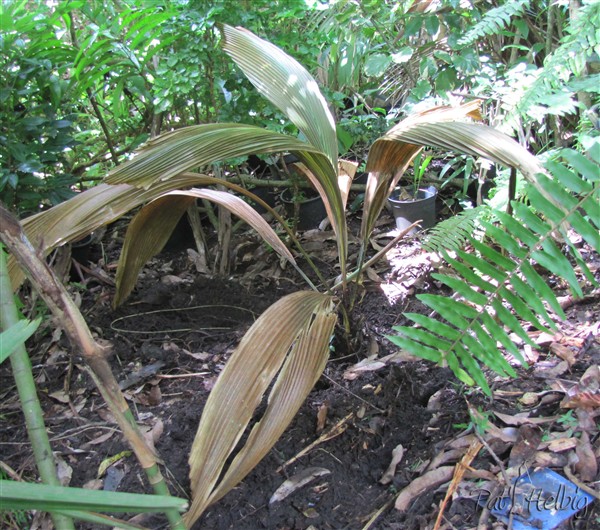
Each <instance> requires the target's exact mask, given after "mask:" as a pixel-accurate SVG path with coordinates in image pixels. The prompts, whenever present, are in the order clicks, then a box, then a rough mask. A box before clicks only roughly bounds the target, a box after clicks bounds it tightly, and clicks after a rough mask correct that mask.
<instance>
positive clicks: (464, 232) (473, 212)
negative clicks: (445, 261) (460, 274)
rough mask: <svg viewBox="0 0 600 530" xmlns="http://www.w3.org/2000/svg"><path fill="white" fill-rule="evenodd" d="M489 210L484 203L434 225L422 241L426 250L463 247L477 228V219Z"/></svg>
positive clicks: (437, 250) (438, 250) (433, 250)
mask: <svg viewBox="0 0 600 530" xmlns="http://www.w3.org/2000/svg"><path fill="white" fill-rule="evenodd" d="M486 212H489V208H488V207H487V206H485V205H481V206H477V207H476V208H471V209H470V210H464V211H462V212H460V213H458V214H456V215H453V216H452V217H449V218H448V219H445V220H444V221H442V222H440V223H438V224H437V225H435V226H434V227H433V228H432V229H431V230H430V231H429V233H428V234H427V237H426V238H425V240H424V241H423V248H424V249H425V250H426V251H427V252H441V251H442V250H458V249H459V248H463V247H464V246H465V244H466V242H467V239H468V237H469V236H470V235H472V234H473V232H474V231H475V230H476V228H477V224H478V220H479V219H480V218H482V217H484V216H485V214H486Z"/></svg>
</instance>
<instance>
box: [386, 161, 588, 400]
mask: <svg viewBox="0 0 600 530" xmlns="http://www.w3.org/2000/svg"><path fill="white" fill-rule="evenodd" d="M562 156H563V157H564V158H565V159H566V160H567V161H568V162H569V164H570V165H571V167H570V168H569V167H567V166H565V165H562V164H560V163H558V162H555V161H552V162H549V163H548V164H547V167H548V169H549V170H550V171H551V172H552V175H553V176H552V177H550V176H547V175H543V174H539V175H538V176H537V179H538V185H533V184H531V183H530V184H528V185H527V186H526V188H525V190H524V193H525V195H526V196H527V199H528V203H527V204H526V203H523V202H519V201H514V202H513V208H514V216H509V215H507V214H505V213H502V212H498V211H496V212H494V214H495V216H496V217H497V221H496V222H494V223H492V222H489V221H481V222H480V225H481V229H482V230H483V232H484V237H483V238H477V237H474V236H473V235H468V234H466V233H463V240H464V241H465V243H467V244H468V245H470V246H472V248H473V249H474V252H472V251H466V250H460V249H459V250H455V256H451V255H450V254H449V253H448V252H446V251H444V250H442V252H441V253H442V255H443V256H444V257H445V259H446V261H447V263H448V264H449V265H450V266H451V268H452V271H453V274H452V275H449V274H434V275H433V276H434V277H435V278H436V279H437V280H438V281H440V282H441V283H443V284H445V285H447V286H448V287H449V288H450V289H451V290H452V292H453V293H454V296H452V297H450V296H443V295H434V294H423V295H419V296H418V298H419V299H420V300H421V301H422V302H423V303H424V304H425V305H427V306H428V307H430V308H431V309H433V310H434V311H435V312H436V313H437V316H436V317H435V318H433V317H428V316H424V315H420V314H415V313H407V314H406V315H405V316H406V317H407V318H408V319H409V320H411V321H412V322H414V323H415V324H416V326H410V327H409V326H398V327H396V328H394V329H395V330H396V331H397V332H398V333H399V334H398V335H395V336H391V337H390V340H391V341H392V342H394V343H395V344H397V345H398V346H400V347H402V348H404V349H406V350H408V351H410V352H411V353H413V354H414V355H417V356H419V357H422V358H425V359H428V360H430V361H433V362H436V363H439V364H443V365H446V366H448V367H450V368H451V369H452V371H453V372H454V373H455V374H456V376H457V377H458V378H459V379H460V380H462V381H464V382H465V383H467V384H473V383H474V382H475V383H477V384H478V385H479V386H481V388H483V389H484V391H485V392H486V393H488V394H489V393H490V388H489V386H488V384H487V381H486V377H485V375H484V372H483V369H482V367H487V368H490V369H492V370H493V371H495V372H496V373H498V374H500V375H502V376H513V377H514V376H515V375H516V372H515V370H514V368H513V367H512V366H511V364H510V363H509V362H508V361H507V360H506V358H505V357H504V355H503V354H502V353H501V351H500V346H499V345H501V346H502V347H504V348H505V349H506V351H507V352H508V353H509V354H510V355H511V356H513V357H514V358H515V359H517V360H518V361H520V362H521V363H523V364H524V359H523V357H522V355H521V353H520V351H519V349H518V348H517V346H516V345H515V344H514V342H513V340H512V339H511V338H510V337H509V335H508V333H507V332H506V330H507V329H508V330H509V331H510V332H512V333H515V334H516V335H517V336H518V337H519V338H520V339H522V340H523V341H524V342H525V343H526V344H529V345H530V346H532V347H536V346H535V343H533V341H532V340H531V339H530V338H529V335H528V334H527V332H526V330H525V328H524V327H523V324H522V323H521V322H527V323H530V324H533V325H534V326H535V327H536V328H537V329H540V330H544V331H549V330H551V329H555V323H554V318H563V319H564V318H565V315H564V312H563V310H562V308H561V306H560V304H559V302H558V300H557V299H556V296H555V294H554V293H553V291H552V290H551V288H550V287H549V286H548V283H547V281H546V280H545V279H544V277H543V276H542V274H540V272H538V270H537V268H536V267H535V266H534V265H533V264H534V263H535V264H537V265H538V266H541V267H543V269H545V270H546V271H547V273H550V274H554V275H556V276H558V277H560V278H562V279H563V280H565V281H566V282H567V284H568V286H569V288H570V289H571V291H572V293H573V294H574V296H576V297H581V296H583V292H582V289H581V285H580V282H579V280H578V278H577V276H576V274H575V271H574V265H573V264H572V263H571V262H570V261H569V259H568V258H567V257H565V255H564V254H563V253H562V252H561V249H560V247H559V244H557V241H556V234H559V237H560V240H561V241H562V245H564V246H565V248H566V249H567V250H568V252H569V258H570V259H571V260H573V262H574V263H575V264H576V266H577V267H579V268H580V270H581V271H582V274H583V275H584V277H585V279H586V280H587V281H589V282H591V283H592V284H595V283H596V282H595V280H594V277H593V274H592V273H591V271H590V270H589V268H588V266H587V265H586V263H585V260H584V259H583V258H582V256H581V254H580V253H579V250H578V249H577V247H576V246H575V245H574V244H573V242H572V240H571V237H570V235H569V231H568V229H569V228H572V229H573V230H575V232H576V233H578V234H580V235H581V236H582V237H583V238H584V239H585V241H586V242H587V243H588V244H589V245H590V246H591V248H593V249H594V250H595V251H596V252H598V251H599V250H600V236H599V233H598V229H599V228H600V212H599V211H598V207H597V206H598V199H599V197H600V188H599V187H598V183H599V182H600V179H599V177H598V175H599V173H598V167H599V165H600V158H599V156H598V153H597V152H596V153H589V156H590V157H591V158H590V159H588V158H586V157H584V156H583V155H581V154H579V153H577V152H575V151H571V150H566V151H563V152H562ZM438 248H439V246H438ZM552 314H553V315H554V316H552ZM517 317H518V318H517ZM518 319H520V320H521V322H520V321H519V320H518Z"/></svg>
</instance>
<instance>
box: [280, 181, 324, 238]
mask: <svg viewBox="0 0 600 530" xmlns="http://www.w3.org/2000/svg"><path fill="white" fill-rule="evenodd" d="M306 192H308V193H310V190H306ZM313 193H314V192H313ZM281 201H282V202H283V205H284V206H285V211H286V213H287V215H288V217H290V218H293V217H294V214H295V208H294V206H295V202H297V203H298V205H299V210H298V223H297V225H296V228H297V229H298V230H311V229H312V228H318V226H319V224H320V223H321V221H322V220H323V219H325V217H327V210H326V209H325V204H324V203H323V199H321V197H320V196H319V195H316V196H314V197H313V196H311V197H307V198H305V199H301V200H299V201H298V200H297V201H294V197H293V191H292V190H291V189H289V188H288V189H286V190H283V192H282V193H281Z"/></svg>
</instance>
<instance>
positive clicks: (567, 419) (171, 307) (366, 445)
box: [0, 219, 600, 530]
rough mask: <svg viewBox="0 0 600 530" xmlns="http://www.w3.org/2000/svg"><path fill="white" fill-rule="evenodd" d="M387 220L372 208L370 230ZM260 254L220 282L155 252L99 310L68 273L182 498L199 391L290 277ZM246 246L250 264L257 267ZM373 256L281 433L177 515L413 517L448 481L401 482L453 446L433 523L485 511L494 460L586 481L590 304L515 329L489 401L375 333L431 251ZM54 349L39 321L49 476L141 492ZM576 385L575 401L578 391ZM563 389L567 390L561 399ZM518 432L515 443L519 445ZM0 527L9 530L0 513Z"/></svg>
mask: <svg viewBox="0 0 600 530" xmlns="http://www.w3.org/2000/svg"><path fill="white" fill-rule="evenodd" d="M386 222H387V223H388V224H386ZM389 228H390V226H389V220H385V219H384V222H383V223H382V227H381V234H382V240H385V237H384V235H385V232H386V231H387V230H388V229H389ZM244 237H245V236H244ZM305 238H306V240H305V243H306V244H307V247H308V248H309V249H310V248H313V251H314V252H316V250H317V249H318V252H316V255H317V257H318V258H319V259H320V260H321V261H320V263H321V265H322V267H323V268H327V267H331V265H328V263H329V258H328V256H330V255H331V253H332V252H334V251H333V250H332V248H333V246H332V245H333V242H332V241H331V237H328V236H327V234H323V233H313V234H311V233H308V234H306V235H305ZM240 244H241V243H240ZM244 245H245V243H244ZM262 252H263V251H262V250H261V247H260V245H258V244H256V243H252V242H251V243H249V244H248V245H246V246H244V247H243V251H240V252H239V253H238V254H237V255H238V260H237V263H236V264H235V267H234V271H235V272H234V274H233V275H232V276H231V277H230V279H218V278H214V277H212V278H211V277H208V276H207V275H205V274H198V273H197V272H195V270H194V267H193V266H192V264H191V262H190V261H189V260H188V259H187V257H186V254H185V252H172V253H170V254H165V255H162V256H160V257H159V258H157V259H155V260H153V262H152V263H151V264H150V265H149V267H147V268H146V270H145V272H144V274H143V276H142V278H141V279H140V283H139V285H138V288H137V290H136V292H135V293H134V295H133V296H132V297H131V299H130V300H129V301H128V302H127V303H126V304H125V305H124V306H123V307H122V308H120V309H119V310H117V311H113V310H112V309H111V308H110V296H111V294H112V287H110V285H108V284H107V283H106V282H105V281H98V279H97V278H98V275H99V272H98V271H96V273H95V275H96V276H93V275H92V276H90V275H89V274H84V281H85V282H86V289H85V290H79V291H78V296H81V297H82V309H83V311H84V314H85V315H86V317H87V319H88V322H89V324H90V327H91V329H92V330H93V331H94V332H95V333H97V334H98V337H99V338H102V339H104V340H108V341H110V342H111V343H112V345H113V351H114V354H113V356H112V358H111V363H112V366H113V368H114V371H115V373H116V375H117V379H118V380H119V381H120V382H121V383H122V387H123V388H124V391H125V393H126V396H127V399H128V400H129V402H130V404H131V406H132V408H133V410H134V412H135V413H136V414H137V416H138V418H139V420H140V422H141V423H142V424H143V425H144V426H145V427H146V430H147V431H148V436H149V437H150V438H151V439H152V440H153V441H154V443H155V446H156V448H157V450H158V452H159V454H160V455H161V456H162V458H163V459H164V461H165V472H164V474H165V476H166V477H167V480H168V481H169V483H170V486H171V489H172V491H173V493H175V494H176V495H178V496H184V497H185V496H187V495H188V494H189V482H188V478H187V475H188V465H187V459H188V452H189V449H190V447H191V444H192V440H193V437H194V435H195V432H196V428H197V425H198V421H199V418H200V415H201V412H202V407H203V404H204V402H205V400H206V398H207V396H208V394H209V392H210V389H211V388H212V385H213V384H214V382H215V380H216V377H217V376H218V374H219V372H220V371H221V370H222V368H223V366H224V364H225V363H226V361H227V359H228V356H229V355H230V354H231V352H232V351H233V349H234V348H235V346H236V345H237V344H238V343H239V340H240V338H241V337H242V336H243V334H244V332H245V331H246V330H247V329H248V327H249V326H250V325H251V324H252V322H253V320H254V318H255V317H256V316H257V315H259V314H260V313H261V312H262V311H263V310H264V309H266V308H267V307H268V306H269V305H271V304H272V303H273V302H274V301H276V300H277V299H279V298H280V297H281V296H282V295H284V294H286V293H289V292H293V291H295V290H297V289H299V288H303V287H302V286H301V284H300V283H299V280H297V279H295V277H294V276H290V274H289V272H290V271H284V272H282V271H281V270H280V268H279V264H278V262H277V260H275V259H274V258H273V257H272V256H271V257H268V256H267V257H264V255H263V254H262ZM257 256H260V259H262V260H263V261H264V263H262V265H261V266H260V267H257V262H258V261H259V260H258V258H257ZM97 258H98V257H97V256H96V259H95V263H99V260H98V259H97ZM388 258H389V261H388V262H384V263H382V264H380V265H379V266H377V267H376V269H374V270H372V271H369V275H368V276H369V281H368V282H367V283H366V284H365V288H364V292H362V293H360V295H361V297H362V301H361V303H360V304H359V305H358V306H357V310H356V312H355V314H354V315H353V322H354V325H355V332H356V339H355V340H354V341H353V342H352V343H351V344H345V343H344V341H343V340H341V339H339V337H338V339H337V340H336V341H335V342H334V344H333V345H334V347H335V350H334V351H333V352H332V358H331V360H330V361H329V363H328V365H327V368H326V370H325V373H324V375H323V377H321V379H320V380H319V382H318V383H317V385H316V387H315V388H314V390H313V391H312V392H311V394H310V395H309V397H308V399H307V400H306V403H305V404H304V406H303V407H302V409H301V410H300V412H299V414H298V415H297V416H296V418H295V419H294V421H293V422H292V424H291V425H290V426H289V428H288V429H287V430H286V432H285V434H284V435H283V437H282V438H281V439H280V440H279V442H278V443H277V444H276V446H275V447H274V448H273V449H272V450H271V451H270V452H269V454H268V456H267V457H266V458H265V459H264V460H263V461H262V462H261V463H260V465H259V466H258V467H257V468H256V469H255V470H254V471H253V472H252V473H251V474H250V475H249V476H248V477H247V478H246V479H245V480H244V481H243V483H242V484H240V485H239V486H238V487H236V488H235V489H234V490H233V491H232V492H230V493H229V494H228V495H227V496H226V497H225V498H223V499H222V500H221V501H219V502H218V503H217V504H216V505H214V506H213V507H211V508H210V509H209V510H208V511H207V513H206V514H205V515H204V516H203V518H202V519H201V521H200V522H198V523H197V524H196V526H195V527H194V528H196V529H228V528H232V529H240V530H243V529H248V530H253V529H273V530H274V529H278V530H284V529H290V530H291V529H294V530H295V529H309V528H310V529H319V530H322V529H360V528H377V529H382V530H391V529H407V530H408V529H417V528H418V529H425V528H427V529H431V528H433V526H434V524H435V519H436V517H437V515H438V512H439V511H440V503H441V501H442V500H443V498H444V496H445V494H446V492H447V490H448V483H449V481H450V478H451V476H450V478H447V479H446V480H442V481H441V482H440V483H439V485H436V484H430V486H431V487H430V488H426V489H423V490H422V491H421V489H419V488H417V487H416V483H415V482H414V480H415V479H417V478H418V477H420V476H423V475H425V474H426V473H427V472H428V471H432V470H436V469H442V468H447V467H448V466H452V470H453V469H454V466H455V465H456V464H457V462H460V461H461V460H462V459H463V458H465V454H468V450H469V447H471V448H473V447H474V446H475V444H477V443H480V442H481V443H483V444H484V445H483V446H482V447H480V448H479V449H478V450H477V451H474V450H473V451H474V454H473V461H472V464H471V466H472V468H474V469H475V470H476V471H473V472H470V473H468V474H467V476H466V479H465V480H464V481H463V482H462V483H461V484H458V482H457V489H456V491H455V492H454V495H452V496H451V498H450V502H449V504H448V506H447V507H446V508H445V511H444V518H443V519H442V521H441V528H447V529H450V528H457V529H468V528H476V527H477V525H478V523H480V522H481V523H482V524H485V520H486V513H485V511H482V508H481V507H480V506H478V505H477V500H478V499H479V500H480V499H481V498H482V494H485V492H489V491H491V490H492V489H493V483H494V481H496V479H497V478H498V477H501V476H502V475H503V472H504V473H505V472H506V471H507V469H508V470H510V468H519V466H521V465H522V464H524V463H527V464H528V465H531V466H532V468H536V467H538V468H552V469H555V470H558V471H560V472H561V473H563V474H564V468H568V469H569V471H570V473H571V474H572V478H573V479H574V480H576V481H578V484H581V485H582V486H587V487H590V488H592V487H594V484H597V483H595V481H596V480H597V479H598V468H597V459H598V455H599V453H600V449H599V443H600V442H599V440H598V427H597V424H596V420H597V418H596V417H595V412H596V411H597V410H598V409H597V406H598V404H597V402H592V401H593V400H595V399H597V391H598V382H600V374H598V363H599V361H600V345H599V343H598V315H599V314H600V300H598V298H593V297H592V298H590V299H588V300H586V301H585V302H583V303H580V304H578V305H574V306H571V307H570V308H569V309H568V317H569V319H568V321H566V322H565V323H563V324H561V332H560V333H557V334H556V335H555V336H552V337H544V336H540V335H539V334H535V333H532V336H533V337H535V338H536V340H537V341H538V343H539V344H540V346H541V349H540V351H539V352H531V351H529V350H527V349H525V350H524V351H525V352H526V354H527V355H528V356H529V360H530V361H531V363H532V368H531V369H530V370H528V371H525V370H522V371H521V375H522V377H521V378H519V379H517V380H514V381H511V380H506V379H501V378H494V377H492V381H493V390H494V397H493V399H489V398H486V397H484V396H483V395H482V394H481V393H480V392H478V391H474V390H471V389H464V388H463V387H462V386H461V385H459V384H458V383H457V381H456V379H455V378H454V376H453V375H452V374H451V373H450V372H449V371H448V370H446V369H443V368H438V367H435V366H432V365H431V364H429V363H425V362H423V361H420V360H415V359H411V358H408V357H406V356H402V355H396V353H397V348H395V347H392V345H391V344H390V342H389V341H388V340H387V339H386V338H385V335H386V334H390V333H392V332H393V330H392V327H393V326H395V325H398V324H403V323H405V322H404V321H403V317H402V313H403V312H405V311H417V312H419V311H421V312H423V309H424V308H423V307H421V306H420V304H419V303H418V301H416V299H415V298H414V294H415V293H416V292H432V291H433V292H437V291H438V290H439V289H440V286H439V285H436V283H435V282H434V281H433V280H432V278H431V276H430V273H431V271H432V270H433V269H434V268H435V267H436V266H437V265H436V263H435V262H432V261H431V259H430V257H428V256H427V255H425V254H423V253H422V252H421V251H420V250H419V245H418V244H416V243H414V242H413V243H411V242H407V243H406V244H404V245H402V246H401V247H400V249H399V250H396V251H394V252H392V253H390V255H389V256H388ZM112 263H113V262H112V261H111V260H110V259H109V261H108V263H104V264H103V263H100V269H102V274H101V275H100V277H102V278H110V277H111V276H112V275H113V274H114V269H113V268H112ZM92 268H93V267H92ZM327 274H328V275H331V270H328V271H327ZM290 277H291V278H292V280H289V279H288V278H290ZM380 282H381V283H380ZM273 325H274V326H276V325H277V323H276V322H274V323H273ZM67 348H68V346H67V344H66V343H65V342H64V339H63V338H62V337H60V336H58V334H56V333H54V334H52V333H51V330H50V329H48V330H46V335H45V336H40V337H39V338H38V340H37V342H36V344H35V345H34V346H33V347H32V356H33V358H34V363H35V364H36V366H35V375H36V378H37V381H38V384H39V388H40V391H41V399H42V404H43V407H44V410H45V412H46V418H47V425H48V429H49V432H50V436H51V438H52V443H53V448H54V450H55V451H56V453H57V456H58V457H59V460H60V462H61V469H62V473H63V476H64V477H65V482H70V485H72V486H83V485H85V486H86V487H93V488H104V489H117V490H119V491H131V492H139V491H149V490H148V487H147V485H146V483H145V480H144V478H143V476H142V472H141V471H140V469H139V467H138V465H137V463H136V462H135V460H134V457H132V456H128V455H127V454H123V451H126V450H127V445H126V444H125V443H124V442H123V440H122V437H121V436H120V434H119V433H118V432H117V430H116V429H115V426H114V422H112V421H111V420H112V419H111V417H110V414H109V413H108V412H107V409H106V407H105V406H104V404H103V402H102V400H101V398H100V397H99V396H98V393H97V392H96V390H95V389H94V388H93V385H92V383H91V381H90V380H89V377H88V376H87V374H86V373H85V371H84V369H83V367H82V366H81V365H80V364H78V363H77V362H75V363H71V362H70V361H69V357H68V355H67V354H66V350H67ZM366 359H370V361H371V362H370V363H369V362H366V361H365V360H366ZM375 361H376V362H377V364H374V362H375ZM361 362H362V363H361ZM358 363H361V364H360V365H358ZM357 365H358V366H357ZM594 367H595V368H594ZM2 370H3V372H2V380H3V381H4V382H5V384H4V385H3V394H2V409H1V413H2V418H3V422H2V426H1V432H0V438H1V443H2V445H0V451H1V457H0V458H1V460H2V461H3V462H4V463H6V464H8V465H10V466H11V467H12V469H13V470H14V471H15V472H16V473H17V474H18V475H19V476H22V477H23V478H27V479H31V478H32V477H34V476H35V475H36V473H35V471H34V468H33V464H32V459H31V454H30V449H29V445H28V444H27V442H26V433H25V431H24V428H23V421H22V416H21V413H20V409H19V404H18V400H17V398H16V396H15V392H14V388H13V387H12V382H11V381H12V380H11V379H10V375H8V372H7V367H6V366H3V367H2ZM584 374H585V377H583V376H584ZM586 385H587V386H586ZM586 395H587V396H588V399H589V400H591V401H589V402H585V398H584V397H582V396H586ZM593 396H595V397H593ZM569 399H571V400H573V399H574V400H575V401H571V402H570V404H569V402H568V400H569ZM577 399H579V401H577ZM469 407H471V413H472V415H471V416H470V415H469ZM568 407H570V408H568ZM477 411H480V413H481V414H488V413H491V412H492V411H493V412H495V413H497V414H490V415H489V424H488V426H487V430H486V431H485V433H484V434H483V435H480V436H479V438H478V437H477V436H476V434H475V431H474V429H473V418H475V419H477V418H478V417H479V416H478V412H477ZM502 414H504V416H503V415H502ZM518 414H519V415H518ZM320 437H322V439H321V441H320V442H318V443H316V442H317V441H318V440H319V439H320ZM523 439H525V440H528V441H529V442H530V444H529V445H530V446H531V447H530V448H529V449H527V450H525V449H523V443H522V440H523ZM313 443H314V444H315V445H314V446H313V447H312V448H311V449H310V450H309V451H308V452H307V453H306V454H304V455H302V456H299V457H298V458H295V457H296V456H297V455H298V454H299V453H300V452H301V451H302V450H304V449H305V448H307V447H308V446H310V445H311V444H313ZM400 446H401V447H400ZM395 449H396V451H394V450H395ZM393 451H394V453H395V454H398V453H399V452H403V456H402V459H401V462H400V463H399V465H398V467H397V468H396V470H395V472H392V473H391V478H390V480H389V482H388V483H387V484H382V483H381V482H380V481H381V479H382V476H383V475H384V473H385V472H386V469H387V468H388V466H389V465H390V462H391V460H392V452H393ZM115 455H121V456H123V458H121V459H117V461H116V462H114V463H113V464H112V465H110V466H109V467H108V468H107V469H106V470H105V471H104V473H102V474H101V476H99V473H98V471H99V467H100V465H101V463H102V462H103V461H106V460H107V459H108V458H111V457H114V456H115ZM525 467H527V466H525ZM309 468H319V471H318V473H317V474H319V476H318V477H316V478H315V479H314V480H313V481H311V482H310V483H308V484H307V485H305V486H303V487H301V488H299V489H298V490H297V491H295V492H293V493H292V494H291V495H289V496H288V497H286V498H284V499H283V500H280V501H277V502H274V503H271V504H270V503H269V499H270V498H271V496H272V495H273V493H274V492H275V491H276V490H277V488H278V487H279V486H280V485H281V484H282V483H283V481H284V480H286V479H287V478H290V477H293V476H295V475H296V474H297V473H300V472H305V471H306V470H307V469H309ZM411 484H412V486H411ZM409 486H411V487H412V488H413V490H414V497H412V498H411V499H410V501H409V503H408V506H409V508H408V510H406V511H399V510H396V509H394V502H395V500H396V498H397V495H398V492H400V491H402V490H403V489H404V488H407V487H409ZM596 488H597V486H596ZM487 516H488V517H489V514H488V515H487ZM599 516H600V511H599V510H598V508H597V507H588V508H586V510H584V511H583V512H582V513H581V514H580V516H579V518H578V519H577V520H575V521H573V520H572V521H571V522H569V523H565V525H567V526H564V528H569V527H576V528H581V529H584V528H587V529H592V528H599V527H600V526H599V524H598V517H599ZM39 520H40V521H41V519H39ZM139 520H140V522H141V524H143V525H145V526H146V527H149V528H152V529H159V528H165V527H166V525H165V522H164V520H163V519H160V518H158V517H155V518H151V519H147V518H146V519H141V518H140V519H139ZM5 522H6V524H7V526H6V527H7V528H10V527H11V526H10V523H11V521H10V520H6V521H5ZM492 523H495V524H497V525H498V523H497V521H496V519H495V518H494V517H493V516H492V517H489V519H488V520H487V524H488V525H489V526H482V528H487V527H491V524H492ZM569 525H571V526H569ZM34 526H35V525H34ZM496 527H497V528H503V527H504V526H502V524H500V525H499V526H496Z"/></svg>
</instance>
